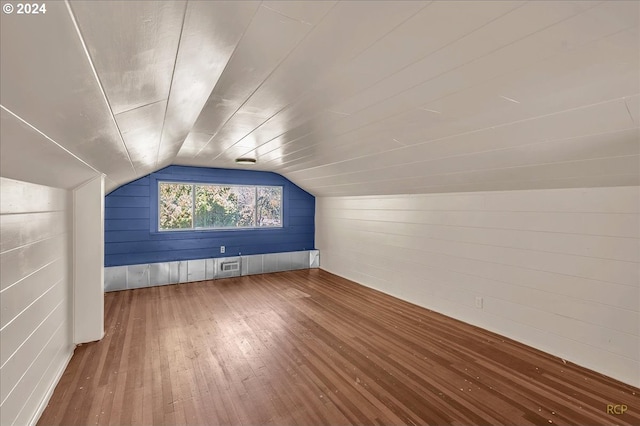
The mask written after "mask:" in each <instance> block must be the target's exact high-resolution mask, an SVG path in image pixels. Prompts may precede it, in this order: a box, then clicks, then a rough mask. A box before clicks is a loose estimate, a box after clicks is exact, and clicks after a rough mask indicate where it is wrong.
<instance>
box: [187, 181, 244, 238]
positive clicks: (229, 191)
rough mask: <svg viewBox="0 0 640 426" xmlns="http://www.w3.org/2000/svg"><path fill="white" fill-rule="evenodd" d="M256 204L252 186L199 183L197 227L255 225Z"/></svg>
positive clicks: (197, 189)
mask: <svg viewBox="0 0 640 426" xmlns="http://www.w3.org/2000/svg"><path fill="white" fill-rule="evenodd" d="M254 206H255V191H254V189H253V188H252V187H242V186H221V185H197V186H196V228H235V227H247V226H254V223H255V221H254V217H255V214H254V210H255V207H254Z"/></svg>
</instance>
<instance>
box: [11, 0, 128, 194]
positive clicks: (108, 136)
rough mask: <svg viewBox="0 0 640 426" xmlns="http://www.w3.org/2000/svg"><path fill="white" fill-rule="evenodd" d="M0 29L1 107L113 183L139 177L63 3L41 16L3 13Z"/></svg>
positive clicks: (51, 6)
mask: <svg viewBox="0 0 640 426" xmlns="http://www.w3.org/2000/svg"><path fill="white" fill-rule="evenodd" d="M0 27H1V28H0V31H1V33H2V37H1V41H0V43H1V51H2V61H0V66H1V70H0V80H1V92H0V93H1V98H0V102H1V103H2V105H3V106H4V107H5V108H6V109H8V110H9V111H11V112H12V113H13V114H15V115H17V116H18V117H20V118H21V119H23V120H25V121H26V122H28V123H29V124H31V125H32V126H33V127H35V128H36V129H38V130H39V131H40V132H42V133H44V134H45V135H47V136H48V137H49V138H50V139H52V140H54V141H55V142H56V143H58V144H60V145H61V146H63V147H65V148H66V149H68V150H69V151H70V152H72V153H74V154H75V155H77V156H78V157H80V158H82V159H83V160H84V161H85V162H87V163H88V164H90V165H91V166H92V167H94V168H96V169H97V170H99V171H101V172H103V173H106V174H108V175H109V176H110V177H111V179H113V180H115V181H118V182H127V181H129V180H133V179H135V178H136V177H137V176H139V174H138V173H137V171H136V170H135V169H134V166H133V164H132V162H131V161H130V158H129V154H128V152H127V150H126V148H125V146H124V143H123V140H122V137H121V135H120V133H119V131H118V128H117V126H116V124H115V120H114V118H113V115H112V114H111V112H110V109H109V105H108V103H107V101H106V99H105V97H104V95H103V93H102V91H101V88H100V85H99V84H98V82H97V80H96V78H95V74H94V72H93V70H92V67H91V63H90V61H89V59H88V57H87V54H86V51H85V49H84V47H83V44H82V41H81V39H80V37H79V36H78V33H77V31H76V27H75V24H74V21H73V19H72V16H71V15H70V14H69V10H68V8H67V5H66V4H65V3H63V2H50V3H47V13H46V14H45V15H34V16H29V17H27V16H18V15H7V14H3V15H2V23H1V25H0ZM3 143H16V144H19V143H20V140H15V142H11V141H3ZM52 167H55V165H53V164H52ZM44 183H46V182H44Z"/></svg>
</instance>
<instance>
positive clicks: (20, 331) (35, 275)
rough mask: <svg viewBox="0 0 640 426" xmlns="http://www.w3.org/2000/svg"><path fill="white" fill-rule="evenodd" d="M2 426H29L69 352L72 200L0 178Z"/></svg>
mask: <svg viewBox="0 0 640 426" xmlns="http://www.w3.org/2000/svg"><path fill="white" fill-rule="evenodd" d="M0 200H1V201H0V238H1V240H2V246H1V249H0V262H1V269H0V281H1V286H0V341H1V342H2V344H0V408H1V409H0V412H1V414H0V423H1V424H3V425H5V424H6V425H11V424H16V425H22V424H34V423H35V422H36V421H37V419H38V416H39V415H40V413H41V411H42V410H43V409H44V405H46V401H47V400H48V398H49V396H50V394H51V392H53V388H54V387H55V385H56V384H57V382H58V380H59V378H60V376H61V375H62V372H63V371H64V368H65V367H66V365H67V363H68V361H69V359H70V358H71V355H72V353H73V344H72V336H71V333H72V323H71V288H72V285H71V274H70V265H71V229H70V227H71V194H70V192H69V191H67V190H63V189H56V188H51V187H46V186H40V185H34V184H30V183H26V182H20V181H16V180H12V179H7V178H4V177H0Z"/></svg>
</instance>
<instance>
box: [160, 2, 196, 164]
mask: <svg viewBox="0 0 640 426" xmlns="http://www.w3.org/2000/svg"><path fill="white" fill-rule="evenodd" d="M188 7H189V0H187V1H186V2H185V4H184V10H183V11H182V24H181V25H180V36H179V37H178V45H177V46H176V55H175V60H174V61H173V69H172V70H171V81H170V82H169V94H168V95H167V99H166V100H167V104H166V105H165V107H164V117H162V129H161V130H160V140H158V148H157V149H156V162H155V165H154V167H153V168H154V169H155V168H156V167H158V161H159V160H160V148H161V147H162V135H163V134H164V125H165V124H166V122H167V112H168V111H169V101H170V100H171V89H172V88H173V79H174V77H175V74H176V68H177V67H178V54H179V53H180V43H182V35H183V33H184V23H185V21H186V19H187V8H188Z"/></svg>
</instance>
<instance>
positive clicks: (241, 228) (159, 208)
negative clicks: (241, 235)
mask: <svg viewBox="0 0 640 426" xmlns="http://www.w3.org/2000/svg"><path fill="white" fill-rule="evenodd" d="M157 183H158V186H157V188H156V189H157V191H158V192H157V193H158V205H157V206H156V208H157V211H158V214H157V217H158V224H157V226H156V228H157V231H158V232H185V231H187V232H188V231H191V232H193V231H246V230H266V229H279V228H283V227H284V186H282V185H240V184H228V183H219V182H184V181H183V182H180V181H172V180H158V181H157ZM163 183H168V184H176V185H190V186H191V187H192V188H193V189H192V190H191V200H192V201H191V228H175V229H163V228H161V227H160V212H161V211H162V196H161V192H160V185H161V184H163ZM198 185H200V186H223V187H243V188H253V189H254V191H255V203H256V205H255V208H254V213H253V214H254V218H253V219H254V223H257V222H258V218H257V214H258V205H257V203H258V188H279V189H280V224H279V225H270V226H233V227H232V226H218V227H196V226H195V210H196V186H198Z"/></svg>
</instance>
